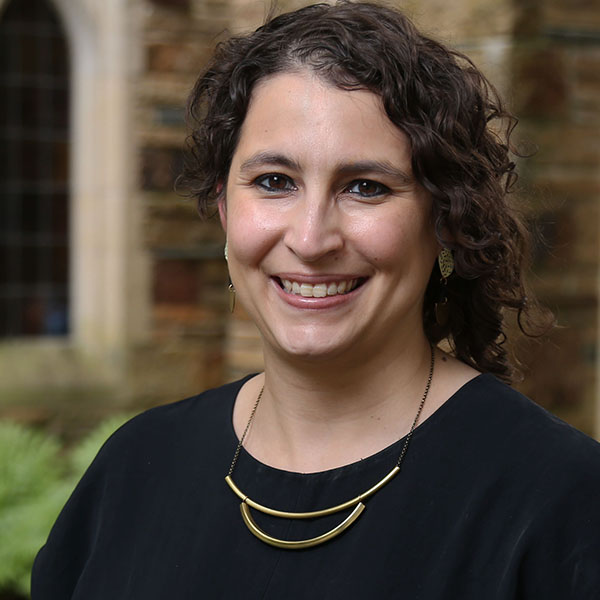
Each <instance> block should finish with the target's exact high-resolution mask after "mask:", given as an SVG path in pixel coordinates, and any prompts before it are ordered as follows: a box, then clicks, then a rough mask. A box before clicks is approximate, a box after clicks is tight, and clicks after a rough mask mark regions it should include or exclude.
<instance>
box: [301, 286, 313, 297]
mask: <svg viewBox="0 0 600 600" xmlns="http://www.w3.org/2000/svg"><path fill="white" fill-rule="evenodd" d="M300 293H301V294H302V295H303V296H304V297H305V298H310V297H311V296H312V295H313V286H312V285H311V284H310V283H303V284H302V285H301V286H300Z"/></svg>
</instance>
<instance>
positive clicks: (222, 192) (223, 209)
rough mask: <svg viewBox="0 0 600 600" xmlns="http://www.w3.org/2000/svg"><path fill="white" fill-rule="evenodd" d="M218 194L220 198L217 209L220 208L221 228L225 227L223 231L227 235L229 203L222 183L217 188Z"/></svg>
mask: <svg viewBox="0 0 600 600" xmlns="http://www.w3.org/2000/svg"><path fill="white" fill-rule="evenodd" d="M217 192H218V194H219V198H218V200H217V207H218V208H219V218H220V219H221V227H223V231H224V232H225V233H227V202H226V200H225V190H224V189H223V184H222V183H220V184H219V185H218V186H217Z"/></svg>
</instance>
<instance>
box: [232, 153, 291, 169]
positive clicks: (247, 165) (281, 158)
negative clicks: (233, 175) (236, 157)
mask: <svg viewBox="0 0 600 600" xmlns="http://www.w3.org/2000/svg"><path fill="white" fill-rule="evenodd" d="M262 165H278V166H280V167H286V168H288V169H294V170H296V171H299V170H300V164H299V163H297V162H296V161H295V160H292V159H291V158H289V157H287V156H285V155H283V154H277V153H276V152H258V153H257V154H254V155H253V156H251V157H250V158H249V159H248V160H245V161H244V162H243V163H242V164H241V166H240V171H242V172H243V171H249V170H251V169H253V168H255V167H260V166H262Z"/></svg>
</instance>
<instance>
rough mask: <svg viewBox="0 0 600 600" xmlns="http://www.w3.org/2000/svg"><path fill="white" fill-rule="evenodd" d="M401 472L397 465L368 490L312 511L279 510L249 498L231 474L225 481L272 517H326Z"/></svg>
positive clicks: (249, 502) (255, 506) (238, 493)
mask: <svg viewBox="0 0 600 600" xmlns="http://www.w3.org/2000/svg"><path fill="white" fill-rule="evenodd" d="M399 472H400V467H399V466H398V465H396V466H395V467H394V468H393V469H392V470H391V471H390V472H389V473H388V474H387V475H386V476H385V477H384V478H383V479H381V480H380V481H378V482H377V483H376V484H375V485H374V486H373V487H371V488H369V489H368V490H367V491H366V492H364V493H362V494H359V495H358V496H356V497H355V498H352V499H351V500H347V501H346V502H342V504H336V506H331V507H330V508H323V509H321V510H313V511H310V512H287V511H285V510H277V509H275V508H269V507H268V506H264V505H262V504H259V503H258V502H255V501H254V500H252V498H249V497H248V496H246V494H244V492H242V490H240V488H239V487H238V486H237V485H235V483H234V481H233V479H231V475H227V477H225V481H226V482H227V484H228V485H229V487H230V488H231V489H232V490H233V492H234V493H235V494H236V496H237V497H238V498H239V499H240V500H241V501H242V502H243V503H245V504H247V505H248V506H251V507H252V508H254V509H256V510H258V511H260V512H261V513H265V514H266V515H271V516H272V517H280V518H282V519H315V518H317V517H326V516H327V515H332V514H334V513H337V512H340V511H342V510H346V509H348V508H352V507H353V506H355V505H356V504H358V503H360V502H362V501H363V500H366V499H367V498H368V497H369V496H372V495H373V494H374V493H375V492H376V491H378V490H380V489H381V488H382V487H383V486H384V485H385V484H386V483H387V482H388V481H390V479H393V478H394V477H395V476H396V475H397V474H398V473H399Z"/></svg>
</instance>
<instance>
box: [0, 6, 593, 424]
mask: <svg viewBox="0 0 600 600" xmlns="http://www.w3.org/2000/svg"><path fill="white" fill-rule="evenodd" d="M302 4H305V2H291V1H287V2H280V3H279V6H280V9H281V10H285V9H287V8H293V7H297V6H300V5H302ZM128 6H131V11H132V13H131V15H129V17H128V18H129V20H130V21H132V22H135V23H136V30H137V35H138V37H137V38H136V39H137V40H138V42H137V43H138V44H139V48H137V50H136V53H135V54H136V58H135V60H137V61H139V64H138V65H137V66H136V68H135V69H134V70H133V71H132V72H134V73H135V75H134V76H132V80H131V81H130V82H129V85H130V93H131V97H132V112H131V115H132V118H131V119H130V120H129V121H128V126H129V127H130V130H129V131H127V133H128V135H129V136H130V137H131V139H132V140H133V144H132V145H133V147H134V148H135V156H134V157H132V161H131V162H132V164H134V165H137V170H136V173H135V177H134V179H135V182H134V186H133V190H134V195H133V199H132V201H133V203H134V204H135V206H136V210H139V214H140V218H139V223H138V224H137V225H136V227H137V228H138V229H139V231H137V230H136V232H134V233H135V235H134V238H135V240H136V242H135V243H136V244H137V246H136V248H135V251H136V252H138V253H139V254H140V255H141V257H142V258H143V260H140V261H139V263H136V264H138V265H139V269H140V270H141V271H142V273H139V274H138V275H140V276H139V277H138V278H137V280H138V283H136V287H135V291H134V288H132V292H131V294H130V296H131V297H130V298H129V302H130V306H129V309H128V310H129V314H131V315H133V317H132V318H134V317H136V316H137V313H138V312H139V314H140V315H142V316H143V318H141V317H140V319H139V321H140V323H142V325H141V326H139V327H138V329H139V332H138V334H136V335H134V336H129V337H126V338H124V339H126V341H125V342H124V343H125V346H124V347H123V348H121V350H120V351H119V352H118V353H117V355H116V356H118V364H119V367H120V368H119V370H118V374H117V375H116V376H112V377H110V378H106V377H101V376H98V377H96V378H94V376H89V375H90V373H92V374H94V373H96V371H97V370H96V368H95V367H92V368H90V366H89V365H90V362H89V360H88V358H87V357H86V355H85V354H82V353H81V352H79V351H78V350H77V348H76V347H71V346H70V345H69V342H68V341H67V342H65V344H66V347H67V349H66V350H65V351H64V352H63V351H61V354H60V361H57V360H54V362H53V364H55V365H57V366H56V367H55V368H56V369H58V371H57V373H58V375H57V376H56V379H57V381H58V383H57V384H56V386H52V385H50V386H46V388H45V389H42V388H40V387H39V386H38V388H36V390H37V391H36V392H35V394H33V395H30V396H28V398H33V400H29V399H28V400H26V401H25V402H21V401H20V400H19V399H20V398H22V397H23V396H22V394H21V395H19V394H20V391H19V389H15V390H13V391H12V392H11V394H12V396H11V398H13V399H17V400H11V401H10V402H8V403H6V402H5V403H4V404H3V402H2V401H0V413H3V414H5V415H11V416H13V417H15V418H20V419H21V420H25V421H45V422H47V423H51V424H52V426H53V427H54V428H55V429H57V430H59V431H67V430H69V431H73V428H75V430H77V429H78V428H84V427H86V426H87V424H90V423H91V421H93V420H96V419H97V418H99V416H101V415H103V414H106V413H108V412H110V411H113V410H117V409H119V410H120V409H125V408H128V409H131V408H134V409H141V408H143V407H146V406H150V405H153V404H156V403H160V402H167V401H172V400H176V399H178V398H181V397H184V396H187V395H190V394H193V393H195V392H197V391H200V390H202V389H205V388H206V387H210V386H213V385H218V384H219V383H221V382H222V381H224V380H230V379H233V378H235V377H238V376H239V375H241V374H244V373H247V372H251V371H255V370H258V369H260V366H261V358H260V343H259V340H258V336H257V333H256V330H255V328H254V326H253V325H252V323H251V322H250V321H248V319H247V317H246V316H245V314H244V312H243V309H242V308H241V307H238V309H236V312H235V314H234V316H233V317H230V316H229V313H228V311H227V302H228V300H227V284H228V279H227V272H226V267H225V262H224V260H223V257H222V248H223V241H224V239H223V234H222V232H221V229H220V226H219V224H218V223H217V222H216V221H209V222H201V221H200V220H199V218H198V217H197V215H196V211H195V207H194V204H193V201H191V200H188V199H186V198H183V197H181V196H179V195H177V194H176V193H175V192H174V191H173V184H174V180H175V177H176V175H177V174H178V173H179V171H180V168H181V163H182V159H183V152H184V139H185V135H186V132H185V127H184V122H183V117H184V105H185V100H186V97H187V95H188V93H189V91H190V89H191V86H192V84H193V82H194V80H195V78H196V76H197V74H198V72H199V71H200V70H201V68H202V65H203V64H204V62H205V60H206V58H207V57H208V56H209V54H210V52H211V50H212V48H213V47H214V45H215V43H216V42H217V41H218V40H219V39H221V38H222V37H223V36H224V35H225V34H224V31H225V30H228V31H230V32H232V33H238V32H240V31H243V30H247V29H251V28H254V27H256V26H257V25H258V24H259V23H260V22H261V21H262V19H263V17H264V13H265V11H266V5H265V3H262V2H254V1H252V2H250V1H249V0H229V1H228V2H225V1H223V0H212V1H210V0H203V1H201V0H139V2H138V1H136V2H132V3H131V4H130V5H128ZM403 6H404V7H405V9H406V11H407V12H408V13H409V14H410V15H411V16H412V17H413V18H414V19H415V21H416V22H417V24H418V25H419V26H420V27H421V28H422V29H424V30H425V31H427V32H428V33H430V34H432V35H433V36H435V37H437V38H439V39H441V40H442V41H445V42H448V43H450V44H451V45H454V46H456V47H458V48H459V49H461V50H463V51H465V52H466V53H467V54H468V55H469V56H471V57H473V59H474V60H475V61H476V63H477V64H478V65H479V66H480V67H481V68H482V69H483V70H484V71H485V72H486V73H487V74H488V75H489V76H490V78H491V79H492V80H493V81H494V82H495V83H496V84H497V86H498V87H499V88H500V89H501V91H502V92H503V93H504V94H505V96H506V97H507V98H508V101H509V103H510V105H511V107H512V108H513V109H514V111H515V112H516V113H517V114H518V115H519V116H520V118H521V122H520V125H519V128H518V130H517V133H516V135H515V140H516V141H517V142H518V147H519V148H521V149H522V150H524V151H525V152H529V151H531V149H533V148H536V147H537V148H539V149H538V150H537V152H536V153H535V155H534V156H533V157H532V158H529V159H527V160H522V161H520V170H521V174H522V175H521V179H520V184H519V191H518V193H517V195H516V196H515V198H516V201H518V202H522V204H523V207H524V208H523V210H524V211H525V213H526V215H527V218H528V219H529V220H530V221H531V223H532V224H534V225H536V226H537V227H538V229H539V230H540V231H541V232H542V233H543V235H544V237H545V245H544V244H542V243H541V242H540V243H538V244H537V245H536V247H535V265H534V271H535V273H534V277H533V282H534V287H535V288H536V290H537V291H538V293H539V294H540V296H541V298H542V300H544V301H545V302H547V303H548V304H549V305H550V306H551V307H552V308H553V309H554V310H555V311H556V314H557V317H558V321H559V324H560V325H561V326H562V327H561V328H560V329H557V330H556V331H555V333H554V334H553V335H552V336H551V337H550V338H544V339H543V340H541V341H540V342H536V343H527V344H520V346H519V348H517V350H520V351H521V355H522V356H523V357H524V359H525V360H524V363H525V371H526V380H525V383H523V384H522V385H521V387H522V389H523V390H524V391H526V392H527V393H528V394H530V395H531V396H532V397H534V398H535V399H536V400H537V401H538V402H540V403H541V404H543V405H545V406H547V407H549V408H550V409H551V410H554V411H556V412H557V413H558V414H559V415H561V416H563V417H565V418H567V419H568V420H570V421H571V422H573V423H574V424H575V425H576V426H578V427H580V428H581V429H583V430H585V431H587V432H588V433H591V432H593V430H594V420H595V419H596V418H597V417H596V416H595V415H596V407H597V405H598V391H597V372H598V368H597V363H596V356H597V336H598V326H597V316H596V315H597V287H598V273H597V271H598V206H599V202H598V201H599V200H600V198H599V195H600V168H599V166H600V145H599V142H598V140H599V139H600V135H599V133H600V132H599V129H600V108H599V101H598V98H599V93H600V79H599V77H600V22H599V15H600V11H598V6H597V2H592V1H590V0H587V1H586V0H577V1H576V2H572V1H571V2H567V1H566V0H563V1H562V2H560V1H558V0H529V1H528V2H526V3H518V2H516V1H514V0H496V1H494V2H492V1H491V0H484V1H475V0H461V1H460V2H458V1H457V2H451V3H450V2H447V1H446V0H419V1H416V0H411V1H407V2H405V3H403ZM123 60H132V59H131V57H123ZM140 281H141V282H145V283H144V284H143V285H142V284H140V283H139V282H140ZM54 347H55V346H54ZM50 353H51V350H48V351H47V352H46V351H45V350H44V349H43V348H42V349H41V350H40V349H39V348H38V349H36V350H35V352H34V354H33V355H34V356H36V357H37V356H40V357H42V358H41V359H40V360H39V361H38V362H36V363H35V364H34V365H25V364H21V363H22V361H20V362H19V364H16V363H15V364H14V366H10V365H11V364H12V363H11V362H10V361H11V358H10V357H11V356H12V354H11V348H10V346H7V345H2V347H0V356H3V357H4V358H5V359H6V360H4V364H5V365H9V366H8V367H7V368H6V369H5V371H6V372H7V373H8V372H9V371H11V370H12V371H13V372H14V371H16V370H18V369H19V368H20V369H29V370H30V371H28V372H31V378H32V379H34V378H35V377H36V369H37V373H38V374H39V373H42V372H43V371H44V365H45V364H48V362H47V361H46V362H44V360H42V359H43V358H44V357H47V358H48V357H49V355H50ZM36 360H37V359H36ZM38 363H39V364H38ZM36 365H37V366H36ZM2 372H4V371H2ZM24 377H25V376H24ZM21 380H23V381H24V378H21V379H19V381H21ZM1 389H2V382H0V390H1ZM1 395H2V394H0V396H1ZM9 405H10V406H9ZM7 406H8V408H7ZM34 406H35V408H32V407H34ZM2 407H4V408H2ZM596 431H600V427H598V428H597V429H596Z"/></svg>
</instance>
